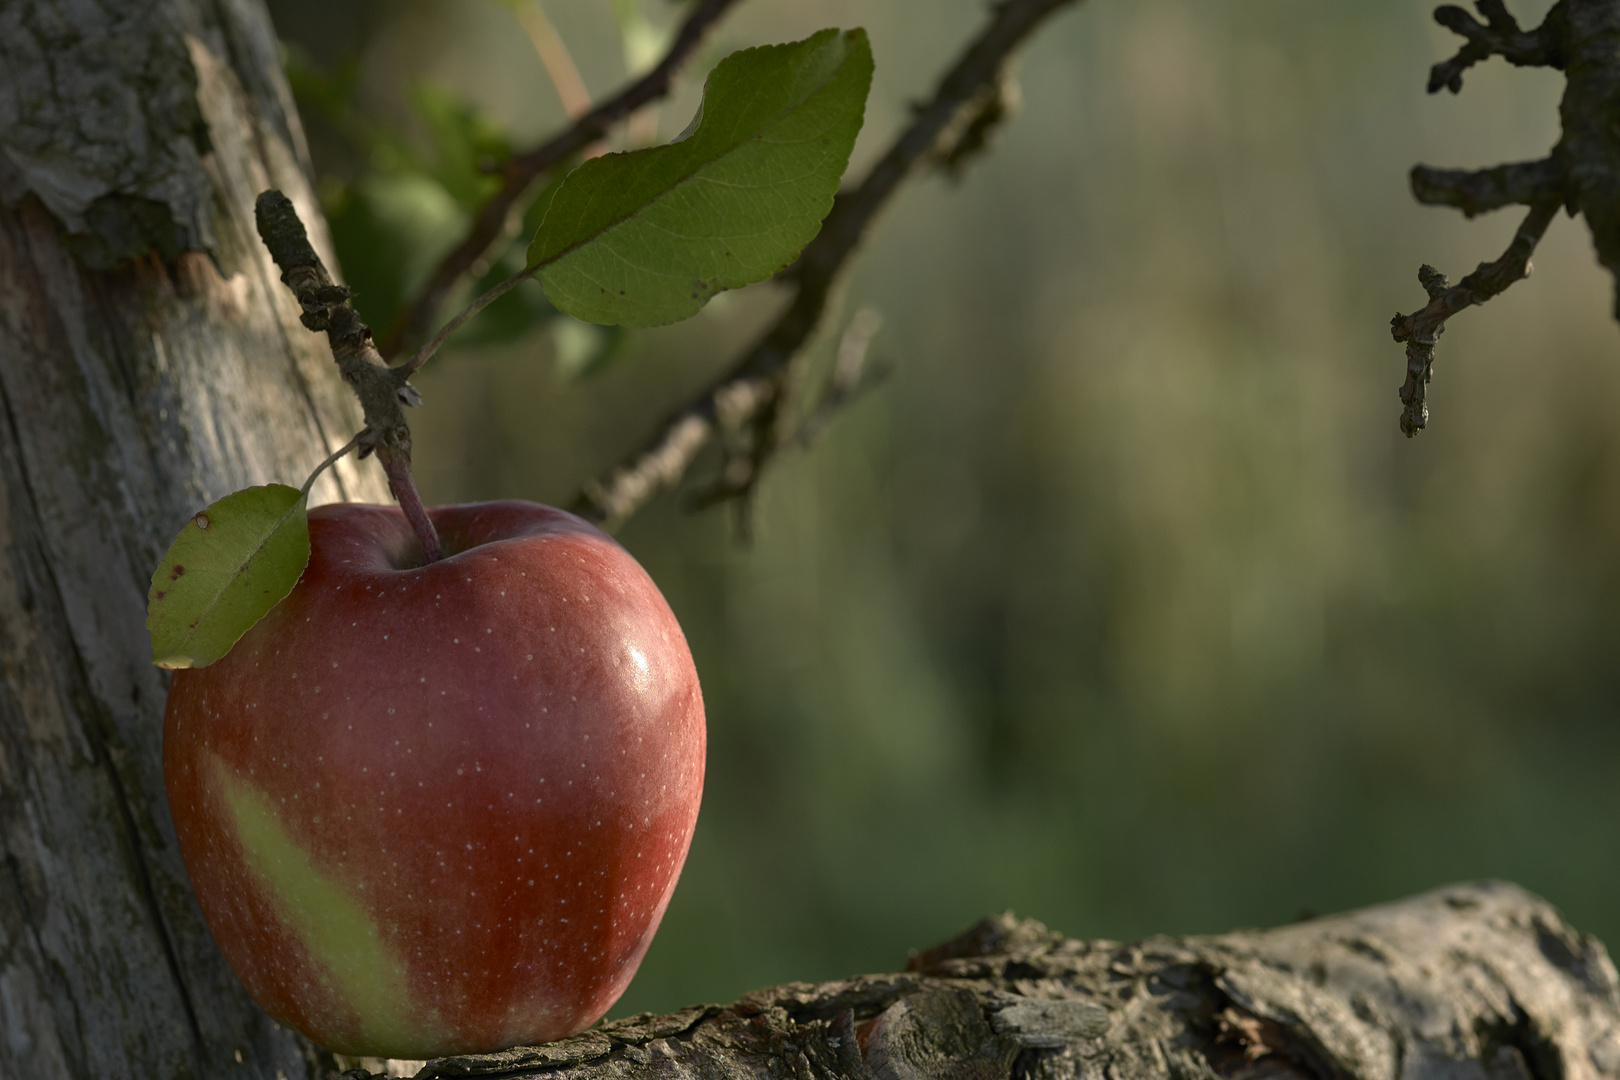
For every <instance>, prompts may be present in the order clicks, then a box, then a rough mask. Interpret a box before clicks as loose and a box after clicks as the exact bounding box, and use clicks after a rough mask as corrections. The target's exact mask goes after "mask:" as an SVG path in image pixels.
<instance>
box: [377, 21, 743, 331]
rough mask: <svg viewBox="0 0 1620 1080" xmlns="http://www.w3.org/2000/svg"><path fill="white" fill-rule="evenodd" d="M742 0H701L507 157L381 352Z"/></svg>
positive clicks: (430, 313)
mask: <svg viewBox="0 0 1620 1080" xmlns="http://www.w3.org/2000/svg"><path fill="white" fill-rule="evenodd" d="M740 2H741V0H700V2H699V4H698V5H697V7H695V8H694V9H693V10H692V14H690V15H688V16H687V17H686V21H685V22H684V23H682V24H681V28H680V29H679V30H678V31H676V33H675V37H674V39H673V40H672V41H671V42H670V44H669V50H668V51H667V52H666V53H665V54H664V58H663V59H662V60H660V61H659V62H658V64H657V66H656V67H654V68H653V69H652V70H651V71H649V72H647V74H646V75H643V76H642V77H641V78H640V79H637V80H636V81H635V82H634V83H632V84H630V85H629V86H627V87H625V88H624V89H623V90H621V91H620V92H619V93H617V94H615V95H614V96H613V97H611V98H609V99H608V100H606V101H604V102H602V103H601V104H600V105H598V106H596V108H594V109H592V110H591V111H590V112H588V113H586V114H585V115H584V116H582V117H580V118H579V119H578V120H576V121H575V122H574V123H573V124H572V125H571V126H570V127H569V128H568V129H567V130H565V131H563V132H561V133H559V134H558V135H556V136H554V137H552V138H551V139H549V140H547V141H546V142H545V143H542V144H541V145H540V146H538V147H536V148H535V149H533V150H531V151H529V152H528V153H526V154H520V155H518V156H516V157H513V158H512V159H511V160H510V161H508V162H507V163H506V167H505V169H504V170H503V174H504V175H503V177H502V182H501V188H500V190H499V191H497V192H496V193H495V194H494V195H492V196H490V198H489V201H488V202H486V203H485V204H484V205H483V207H482V208H481V209H480V210H479V211H478V216H477V217H476V218H474V219H473V223H472V226H471V227H470V228H469V229H468V231H467V235H466V237H465V238H464V239H463V240H462V241H461V243H459V244H457V245H456V246H455V247H454V248H453V249H452V250H451V251H450V253H449V254H448V255H446V256H445V257H444V258H443V259H442V260H440V262H439V265H438V266H437V267H435V268H434V270H433V274H432V276H431V277H429V278H428V281H427V284H426V285H424V286H423V287H422V290H421V291H420V292H419V293H418V294H417V295H416V297H415V298H414V299H412V300H411V301H410V302H409V303H408V304H406V305H405V307H404V308H403V309H401V311H400V313H399V315H398V316H397V317H396V318H395V319H394V324H393V325H392V326H390V327H389V328H388V332H387V333H385V334H384V335H383V338H382V342H381V345H380V348H381V350H382V353H383V355H385V356H395V355H397V354H398V353H400V352H401V351H402V350H403V349H404V347H405V345H406V342H407V341H409V340H412V339H414V338H417V337H418V336H419V335H421V334H422V333H424V332H425V331H426V329H427V327H428V326H429V325H431V324H432V322H433V320H434V316H435V315H437V314H438V311H439V306H440V305H441V304H443V303H444V298H445V297H446V296H447V295H449V293H450V290H451V289H453V288H455V285H456V283H457V282H458V281H460V280H461V277H462V275H463V274H465V273H466V272H467V271H468V270H469V269H471V267H472V266H473V264H474V263H476V262H477V261H478V260H479V259H480V258H482V257H483V256H484V254H485V253H486V252H487V251H489V248H490V245H491V244H493V243H494V242H495V241H497V240H499V239H500V238H501V237H502V236H503V235H505V234H506V228H507V220H508V218H509V217H510V216H511V215H512V213H513V212H514V210H515V209H516V208H517V206H518V205H519V204H520V203H521V202H522V201H523V199H524V196H525V194H526V193H528V192H529V191H530V190H531V189H532V188H533V187H534V186H535V184H536V181H537V179H538V178H539V177H540V176H541V174H543V173H545V172H546V171H547V170H549V169H551V168H553V167H555V166H556V165H558V164H559V163H561V162H563V161H566V160H567V159H568V158H569V157H571V156H573V155H574V154H577V153H579V152H581V151H582V150H584V149H585V148H586V147H587V146H589V145H590V144H592V143H594V142H596V141H598V140H599V139H601V138H603V137H604V136H606V135H607V134H608V132H609V131H610V130H612V128H613V125H614V124H616V123H618V122H619V121H620V120H622V119H624V118H625V117H627V116H629V115H630V114H631V113H633V112H635V111H636V110H637V109H639V108H641V106H643V105H646V104H647V103H649V102H652V101H656V100H658V99H659V98H661V97H664V96H665V95H666V94H668V93H669V91H670V88H671V87H672V86H673V85H674V82H675V75H676V73H677V72H679V71H680V69H681V67H682V66H683V65H684V64H685V63H686V61H687V60H688V59H689V58H690V57H691V55H692V53H693V52H695V51H696V50H697V47H698V45H699V44H700V43H701V42H702V41H703V38H704V37H705V36H706V35H707V33H708V31H709V29H710V27H712V26H713V25H714V24H715V23H717V22H719V21H720V18H721V16H723V15H724V14H725V13H726V12H727V11H728V10H730V9H731V8H732V7H734V6H735V5H736V4H738V3H740Z"/></svg>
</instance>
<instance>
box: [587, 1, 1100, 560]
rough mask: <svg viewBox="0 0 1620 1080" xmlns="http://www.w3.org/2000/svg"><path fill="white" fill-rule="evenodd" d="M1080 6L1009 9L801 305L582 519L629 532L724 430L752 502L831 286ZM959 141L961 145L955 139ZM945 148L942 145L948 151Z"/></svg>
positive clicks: (799, 276) (842, 208) (605, 481)
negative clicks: (1022, 62)
mask: <svg viewBox="0 0 1620 1080" xmlns="http://www.w3.org/2000/svg"><path fill="white" fill-rule="evenodd" d="M1075 2H1076V0H1002V2H1001V3H1000V4H999V5H997V6H996V7H995V9H994V14H993V15H992V17H991V20H990V23H989V25H988V26H986V27H985V29H984V32H983V33H982V34H980V35H979V37H978V38H977V39H976V40H974V41H973V43H972V44H971V45H969V46H968V48H967V51H966V52H964V53H963V54H962V56H961V57H960V58H959V59H958V60H957V61H956V63H955V64H954V65H953V66H952V67H951V69H950V70H949V71H948V72H947V73H946V75H945V77H944V78H943V79H942V80H941V81H940V84H939V87H938V89H936V90H935V92H934V96H933V98H932V100H930V101H929V102H928V104H926V105H924V106H922V107H921V108H920V109H919V110H918V111H917V113H916V115H915V116H914V118H913V119H912V122H911V125H910V126H909V127H907V128H906V129H905V131H904V132H902V133H901V135H900V137H899V138H898V139H896V140H895V142H894V144H893V145H892V146H891V147H890V148H889V150H888V152H887V153H885V154H884V155H883V157H882V159H881V160H879V161H878V163H877V164H876V165H875V166H874V167H873V168H872V171H871V172H869V173H868V174H867V175H866V178H865V179H864V180H863V181H861V184H860V186H859V187H857V188H856V189H855V190H854V191H851V192H849V193H847V194H845V195H841V196H840V197H839V198H838V200H837V201H836V202H835V203H834V204H833V209H832V213H830V214H829V215H828V216H827V220H826V222H825V223H823V225H822V227H821V232H820V233H818V234H817V235H816V238H815V239H814V240H812V241H811V242H810V243H809V244H808V245H807V246H806V247H805V249H804V253H803V254H802V255H801V256H800V258H799V261H798V262H797V263H796V264H795V265H794V267H793V268H791V270H790V272H789V275H788V280H790V281H791V283H792V284H793V286H794V287H795V288H796V289H797V292H796V294H795V296H794V298H793V303H792V304H791V305H790V306H789V307H788V309H787V310H786V311H785V312H784V313H783V314H782V316H781V317H780V318H779V319H778V320H777V322H776V324H775V325H774V326H772V327H771V328H770V329H769V330H768V331H766V333H765V334H764V336H763V337H761V338H760V339H759V341H758V342H756V343H755V344H754V346H753V347H752V348H751V349H749V350H748V352H747V353H745V354H744V355H743V356H742V358H741V359H740V360H739V361H738V362H737V363H736V364H735V365H733V367H732V368H731V369H730V371H729V372H727V374H726V375H725V376H723V377H722V378H721V379H720V380H719V381H717V382H716V383H714V384H713V385H711V386H710V387H709V388H708V389H707V390H705V391H704V392H703V393H702V394H700V395H698V396H697V397H696V398H695V399H693V400H692V401H691V402H689V403H688V404H687V405H686V406H685V407H683V408H681V409H680V410H679V411H677V412H676V413H675V414H674V415H673V416H671V417H670V418H669V419H668V420H667V421H666V422H665V424H664V426H663V429H662V431H661V433H660V434H659V435H658V436H657V437H656V438H655V439H653V440H652V441H651V442H650V443H649V444H648V445H647V446H646V447H645V448H644V449H642V450H641V451H640V452H639V453H637V454H635V455H634V456H633V457H631V458H630V459H629V460H628V461H627V462H625V463H624V464H622V465H620V466H618V467H616V468H614V469H613V470H611V471H610V472H609V473H608V474H607V475H606V476H604V477H602V478H600V479H597V480H593V481H590V482H589V483H587V484H586V485H585V490H584V491H583V492H582V493H581V495H580V496H579V498H578V499H577V500H576V501H575V503H574V510H575V512H576V513H579V514H581V515H583V516H585V517H588V518H591V519H593V520H595V521H599V522H602V523H603V524H605V525H606V526H607V527H609V528H613V527H616V526H618V525H620V524H622V523H623V522H624V521H625V520H626V519H628V518H629V517H630V516H631V515H632V514H634V513H635V512H636V511H637V510H638V509H640V508H641V506H642V505H643V504H645V503H646V501H647V500H648V499H649V498H651V497H652V496H653V495H654V494H655V493H656V492H657V491H658V490H659V489H661V488H664V487H669V486H671V485H673V484H674V483H676V482H677V481H679V480H680V478H681V477H682V476H683V475H684V474H685V472H686V469H687V467H688V466H689V465H690V464H691V462H692V459H693V458H694V457H695V456H696V455H697V453H698V451H699V450H701V449H702V448H703V447H704V446H705V445H706V444H707V443H708V442H709V440H710V439H711V438H713V437H714V435H715V431H716V428H717V426H718V427H721V428H722V429H724V430H726V431H729V432H741V431H742V430H743V429H744V427H747V428H749V429H751V432H752V438H751V439H749V440H747V443H748V446H747V452H746V453H736V452H733V453H730V454H728V455H727V457H728V460H727V461H726V464H725V465H724V466H723V468H722V477H721V483H722V484H723V485H724V487H725V488H726V489H728V490H729V492H730V493H731V494H732V495H734V496H736V497H745V496H746V495H747V494H748V493H749V492H750V491H751V490H752V486H753V485H754V484H755V483H757V481H758V476H759V472H760V468H761V467H762V466H763V464H764V462H765V459H766V458H767V457H768V456H769V454H770V453H771V451H772V450H773V449H774V448H775V446H776V442H777V440H776V438H775V434H774V433H775V429H776V424H777V415H778V412H779V410H780V407H781V403H782V398H783V391H784V386H785V380H786V376H787V373H788V371H789V368H790V365H791V364H792V361H793V358H794V357H795V356H797V355H798V353H799V351H800V350H801V349H802V348H803V347H804V345H805V343H806V342H807V341H808V340H809V339H810V337H811V335H812V334H813V333H814V332H815V330H816V327H817V326H818V325H819V324H820V322H821V316H822V313H823V311H824V310H825V309H826V306H827V300H828V297H829V295H830V294H831V290H832V286H833V283H834V281H835V279H836V278H837V276H838V273H839V271H840V270H841V269H842V268H843V266H844V263H845V262H846V261H847V260H848V259H849V257H850V256H851V255H852V254H853V253H854V251H855V249H856V248H857V247H858V246H859V245H860V242H861V239H862V237H863V236H864V235H865V233H866V229H867V227H868V226H869V225H870V224H871V222H872V220H873V218H875V217H876V216H877V214H878V212H879V211H880V210H881V209H882V208H883V207H884V205H885V204H887V202H888V201H889V199H890V197H891V196H893V195H894V193H895V191H896V189H898V188H899V186H900V185H901V183H902V182H904V181H905V180H906V178H907V177H909V176H911V175H912V174H913V173H915V172H916V171H918V170H919V169H920V168H922V167H924V166H926V165H929V164H933V163H936V162H938V161H939V160H940V159H941V157H942V156H948V155H949V154H950V152H951V150H952V149H953V148H955V147H956V146H957V145H959V140H960V137H961V134H960V133H962V132H964V131H966V130H967V129H968V128H970V127H971V125H972V120H973V118H974V117H976V116H979V115H981V114H982V113H983V111H984V105H985V95H986V93H987V91H989V90H991V89H993V88H996V87H999V86H1000V85H1001V83H1002V78H1003V73H1004V70H1005V66H1006V63H1007V59H1008V57H1009V56H1011V55H1012V53H1013V51H1014V50H1015V49H1017V47H1018V46H1019V45H1020V44H1021V43H1022V42H1023V41H1024V39H1025V38H1027V37H1028V36H1029V35H1030V34H1031V33H1032V32H1033V31H1034V30H1035V29H1036V28H1037V27H1038V26H1039V25H1040V24H1041V23H1042V22H1043V21H1044V20H1045V19H1046V18H1047V17H1049V16H1050V15H1052V14H1053V13H1054V12H1056V11H1057V10H1058V9H1060V8H1063V7H1065V6H1068V5H1069V4H1072V3H1075ZM953 133H955V134H956V139H955V140H953V139H952V138H951V136H952V134H953ZM942 144H943V145H942Z"/></svg>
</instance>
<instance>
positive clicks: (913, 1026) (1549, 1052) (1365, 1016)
mask: <svg viewBox="0 0 1620 1080" xmlns="http://www.w3.org/2000/svg"><path fill="white" fill-rule="evenodd" d="M479 1075H482V1076H500V1077H502V1078H503V1080H517V1078H519V1077H540V1076H544V1077H546V1078H547V1080H690V1078H692V1077H702V1078H715V1080H720V1078H726V1080H732V1078H741V1077H751V1078H760V1080H787V1078H793V1080H831V1078H837V1080H1013V1078H1017V1080H1057V1078H1060V1077H1078V1078H1084V1080H1219V1078H1229V1080H1604V1078H1608V1077H1614V1076H1616V1075H1620V988H1617V985H1616V978H1615V969H1614V965H1613V964H1612V963H1610V961H1609V957H1608V954H1607V953H1606V952H1605V951H1604V949H1603V946H1602V945H1601V944H1600V943H1599V942H1598V941H1596V940H1595V939H1594V938H1591V937H1587V936H1583V935H1581V934H1579V933H1577V932H1576V931H1575V930H1573V929H1572V928H1571V927H1570V926H1569V925H1568V924H1567V923H1566V922H1565V921H1564V920H1563V919H1562V917H1560V916H1559V914H1558V912H1557V911H1555V910H1554V909H1553V908H1552V906H1551V905H1549V904H1547V903H1546V902H1545V901H1544V900H1541V899H1539V898H1537V897H1535V896H1532V895H1530V894H1529V893H1527V892H1525V891H1524V890H1522V889H1520V888H1518V887H1517V886H1514V885H1507V884H1502V883H1494V882H1492V883H1483V884H1478V885H1461V886H1454V887H1451V888H1447V889H1441V890H1437V891H1435V892H1432V893H1428V894H1426V895H1423V896H1418V897H1414V898H1413V899H1410V900H1406V901H1403V902H1400V903H1395V904H1387V905H1384V906H1381V907H1374V908H1368V909H1366V910H1364V911H1358V912H1352V913H1350V914H1348V915H1340V916H1335V917H1331V918H1325V919H1314V920H1311V921H1308V922H1302V923H1296V924H1294V925H1292V926H1286V927H1282V928H1280V929H1276V930H1266V931H1256V930H1247V931H1238V932H1236V933H1231V934H1224V935H1221V936H1219V937H1205V938H1180V939H1175V938H1151V939H1149V940H1147V941H1143V942H1138V943H1136V944H1131V945H1122V944H1119V943H1117V942H1110V941H1073V940H1068V939H1065V938H1064V937H1063V936H1062V935H1060V934H1054V933H1052V932H1050V931H1048V930H1047V929H1046V928H1045V927H1044V926H1042V925H1041V924H1039V923H1037V922H1033V921H1028V920H1018V919H1014V918H1012V917H1011V916H1002V917H1000V918H996V919H986V920H984V921H983V922H981V923H979V924H978V925H977V926H975V927H973V928H971V929H970V930H968V931H967V932H966V933H964V934H962V935H961V936H960V937H957V938H955V939H954V940H952V941H950V942H947V943H945V944H944V945H941V946H939V947H937V948H934V949H930V950H928V951H926V952H923V953H920V954H918V955H916V956H914V957H913V958H912V960H911V963H910V964H908V965H907V968H906V970H905V971H904V972H901V973H898V974H892V975H871V976H865V977H861V978H855V979H847V980H843V981H840V982H834V983H824V984H820V985H811V984H805V983H799V984H790V985H787V986H778V987H772V988H771V989H768V990H759V991H756V992H754V993H752V994H749V995H747V996H746V997H744V998H743V999H742V1000H741V1001H738V1002H737V1003H735V1004H733V1005H729V1006H724V1007H721V1006H708V1007H698V1008H692V1009H686V1010H683V1011H681V1012H678V1013H674V1014H672V1015H670V1016H659V1017H655V1016H648V1015H643V1016H637V1017H632V1018H629V1019H627V1020H623V1021H619V1022H616V1023H612V1024H607V1025H604V1026H602V1027H600V1028H598V1029H596V1030H593V1031H589V1032H586V1033H584V1034H581V1035H576V1036H574V1037H573V1038H570V1039H564V1040H562V1041H561V1042H556V1043H552V1044H550V1045H547V1046H541V1047H530V1048H524V1049H519V1050H512V1051H508V1052H506V1053H504V1054H490V1055H482V1056H476V1057H465V1058H445V1059H442V1060H440V1061H436V1062H432V1063H430V1064H428V1066H427V1067H426V1068H425V1069H423V1070H422V1071H421V1072H419V1073H418V1074H417V1080H444V1078H447V1077H461V1076H479Z"/></svg>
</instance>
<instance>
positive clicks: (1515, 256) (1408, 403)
mask: <svg viewBox="0 0 1620 1080" xmlns="http://www.w3.org/2000/svg"><path fill="white" fill-rule="evenodd" d="M1561 205H1563V200H1562V199H1561V198H1559V199H1551V200H1548V201H1546V202H1541V203H1537V204H1536V205H1534V206H1532V207H1531V208H1530V213H1528V214H1526V215H1525V218H1524V221H1523V222H1522V223H1521V224H1520V225H1519V229H1518V231H1517V232H1515V233H1514V234H1513V242H1512V243H1511V244H1509V245H1508V247H1507V250H1506V251H1504V252H1503V253H1502V256H1501V258H1499V259H1497V260H1496V261H1495V262H1490V263H1480V264H1479V267H1478V268H1477V269H1475V271H1474V272H1473V273H1472V274H1469V275H1468V276H1467V277H1465V278H1463V279H1462V280H1461V281H1459V282H1457V284H1456V285H1452V284H1451V283H1450V282H1448V281H1447V280H1446V276H1445V275H1444V274H1442V273H1440V271H1438V270H1436V269H1435V268H1434V267H1432V266H1429V265H1427V264H1425V265H1424V266H1422V267H1421V268H1419V270H1418V280H1419V281H1421V282H1422V283H1423V288H1424V290H1425V291H1426V292H1427V293H1428V294H1429V303H1428V304H1427V305H1426V306H1425V307H1423V308H1421V309H1419V310H1417V311H1414V312H1413V313H1412V314H1410V315H1401V314H1398V313H1397V314H1396V316H1395V317H1394V318H1393V319H1391V320H1390V334H1391V335H1392V336H1393V337H1394V338H1395V340H1396V341H1404V342H1406V382H1405V383H1404V384H1403V385H1402V386H1401V404H1402V405H1403V406H1405V407H1404V408H1403V409H1402V411H1401V430H1402V431H1403V432H1405V433H1406V437H1407V438H1409V439H1410V438H1411V437H1412V436H1414V435H1416V434H1417V433H1418V432H1419V431H1421V430H1423V428H1424V426H1425V425H1426V424H1428V422H1429V405H1428V401H1427V396H1428V389H1427V388H1428V384H1429V376H1430V374H1431V372H1432V369H1433V367H1434V345H1435V341H1436V340H1437V339H1438V338H1439V337H1440V335H1441V334H1442V333H1444V332H1445V329H1446V320H1447V319H1449V318H1451V317H1452V316H1453V315H1455V314H1457V312H1459V311H1462V310H1463V309H1464V308H1468V307H1472V306H1473V305H1475V304H1483V303H1484V302H1485V301H1487V300H1489V299H1490V298H1491V297H1493V296H1496V295H1497V294H1498V293H1500V292H1502V291H1503V290H1504V289H1506V288H1507V287H1508V286H1509V285H1512V284H1513V283H1514V282H1515V281H1519V280H1521V279H1523V278H1527V277H1529V276H1530V256H1531V255H1532V254H1533V253H1534V252H1535V250H1536V245H1537V244H1539V243H1540V242H1541V237H1542V235H1543V234H1544V233H1546V231H1547V226H1548V225H1549V224H1551V222H1552V219H1553V217H1554V216H1555V215H1556V214H1557V213H1558V208H1559V207H1560V206H1561Z"/></svg>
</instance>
